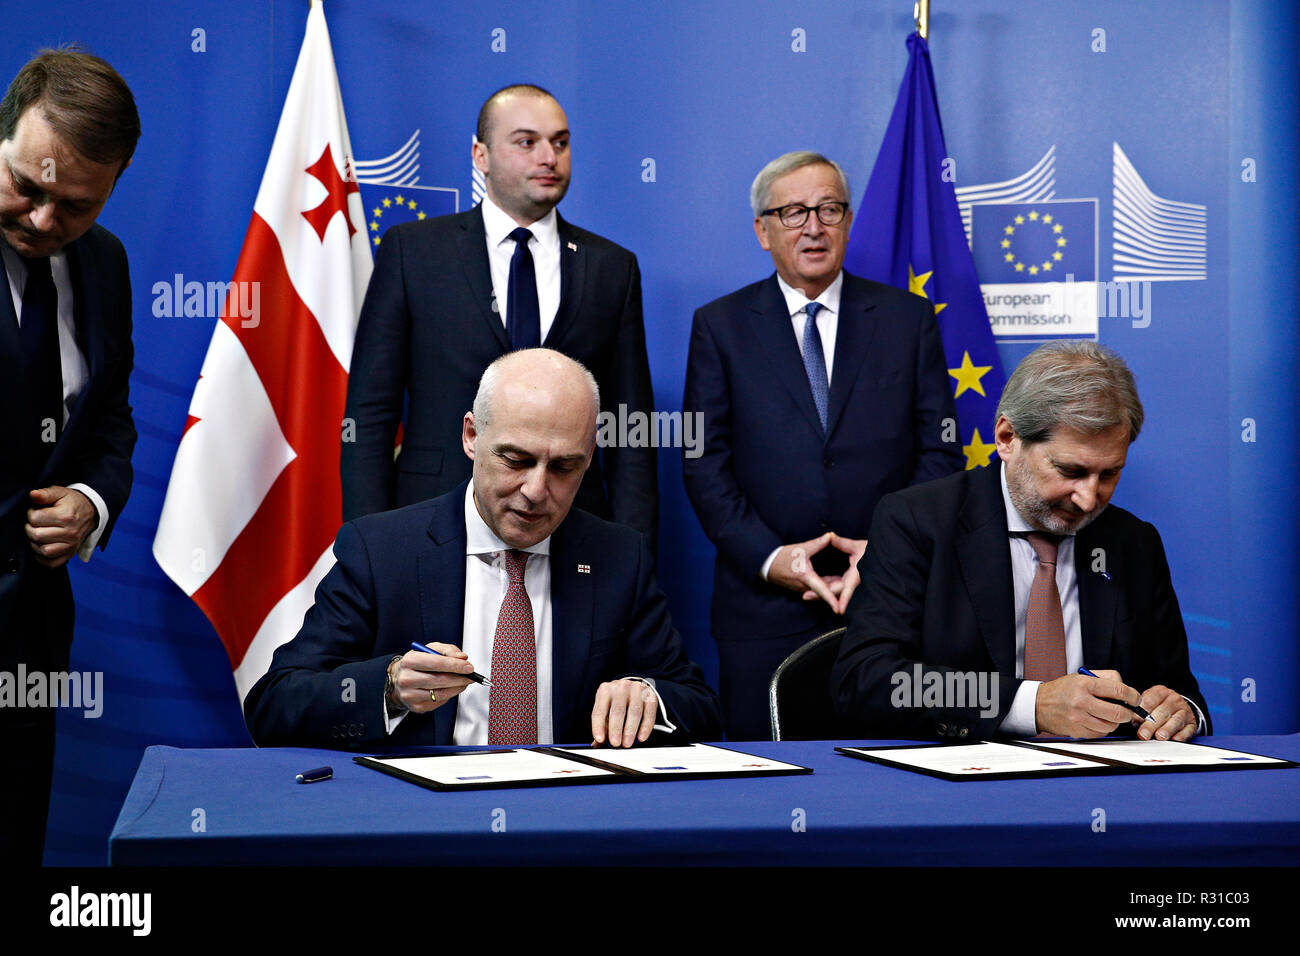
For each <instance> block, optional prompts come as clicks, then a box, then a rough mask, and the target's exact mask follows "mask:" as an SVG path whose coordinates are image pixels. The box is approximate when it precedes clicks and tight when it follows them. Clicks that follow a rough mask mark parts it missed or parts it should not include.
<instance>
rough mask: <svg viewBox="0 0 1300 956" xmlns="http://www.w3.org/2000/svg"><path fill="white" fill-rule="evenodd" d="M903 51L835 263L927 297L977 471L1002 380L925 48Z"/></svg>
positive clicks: (915, 39) (989, 446)
mask: <svg viewBox="0 0 1300 956" xmlns="http://www.w3.org/2000/svg"><path fill="white" fill-rule="evenodd" d="M907 50H908V57H907V72H906V73H905V74H904V76H903V85H902V87H901V88H900V89H899V91H898V102H897V103H896V104H894V113H893V115H892V116H891V117H890V118H889V128H888V129H886V130H885V139H884V142H883V143H881V145H880V153H879V154H878V155H877V156H876V167H875V169H873V170H872V171H871V180H870V181H869V182H868V183H867V191H866V193H865V194H864V195H863V197H862V203H861V206H860V207H859V209H858V210H857V213H856V215H855V216H854V220H853V230H852V232H851V233H850V234H849V248H848V252H847V254H846V256H845V261H844V266H845V268H846V269H848V271H850V272H853V273H856V274H858V275H861V276H865V277H866V278H868V279H875V280H876V281H877V282H886V283H888V284H890V285H893V286H898V287H899V288H901V289H907V290H909V291H911V292H914V293H916V294H917V295H923V296H925V297H926V298H928V299H929V300H930V301H931V302H932V303H934V311H935V315H936V317H937V320H938V323H939V332H940V334H941V335H942V337H943V350H944V354H945V356H946V357H947V360H948V374H949V375H950V376H951V377H952V386H953V395H954V398H955V400H956V404H957V424H958V428H959V431H960V438H961V443H962V449H963V451H964V452H965V453H966V467H967V468H978V467H981V466H983V465H986V464H988V463H989V461H990V460H991V458H992V457H993V453H994V445H993V413H994V411H995V410H996V408H997V403H998V398H999V397H1000V396H1001V394H1002V386H1003V384H1004V383H1005V381H1006V378H1005V376H1004V375H1003V373H1002V361H1001V359H1000V358H999V357H998V350H997V345H996V344H995V343H994V341H993V331H992V329H990V328H989V317H988V313H987V312H986V311H985V309H984V298H983V296H982V295H981V293H980V285H979V279H978V278H977V276H976V274H975V263H974V261H973V260H972V259H971V253H970V248H969V247H968V246H967V245H966V233H965V230H964V229H963V227H962V221H961V213H960V211H959V210H958V208H957V196H956V193H954V192H953V180H954V179H955V175H954V173H953V168H954V166H953V161H952V159H951V158H950V157H949V156H948V150H947V149H946V148H945V147H944V144H943V124H942V123H941V122H940V120H939V102H938V99H937V97H936V96H935V92H934V72H933V71H932V70H931V68H930V47H929V45H928V44H927V43H926V42H925V40H923V39H921V37H920V36H919V35H917V34H915V33H914V34H912V35H911V36H910V37H908V38H907Z"/></svg>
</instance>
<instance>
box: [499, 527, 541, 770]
mask: <svg viewBox="0 0 1300 956" xmlns="http://www.w3.org/2000/svg"><path fill="white" fill-rule="evenodd" d="M503 557H504V558H505V563H506V574H507V575H508V576H509V578H510V583H509V584H508V585H507V587H506V596H505V598H504V599H503V600H502V601H501V613H500V614H499V615H498V616H497V630H496V636H495V638H494V639H493V641H492V674H491V678H492V689H491V694H490V696H489V697H488V743H489V744H513V745H516V746H517V745H523V744H535V743H537V636H536V632H535V631H534V630H533V605H532V603H531V602H529V600H528V592H527V591H526V590H524V566H525V565H526V564H527V563H528V552H527V551H514V550H511V551H506V552H504V554H503Z"/></svg>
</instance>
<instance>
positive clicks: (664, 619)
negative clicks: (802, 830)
mask: <svg viewBox="0 0 1300 956" xmlns="http://www.w3.org/2000/svg"><path fill="white" fill-rule="evenodd" d="M599 407H600V400H599V390H598V388H597V386H596V383H595V380H594V379H593V378H592V377H591V375H590V374H589V373H587V371H586V370H585V369H583V368H582V367H581V366H580V365H578V364H577V363H576V362H574V361H573V360H572V359H569V358H567V357H566V356H563V355H561V354H559V353H558V352H554V351H552V350H549V349H529V350H526V351H520V352H514V353H511V354H509V355H507V356H505V357H503V358H500V359H498V360H497V361H496V362H494V363H493V364H492V365H491V366H489V367H488V369H487V371H486V372H485V373H484V375H483V380H482V384H481V386H480V387H479V391H478V395H477V396H476V397H475V399H474V408H473V411H471V412H470V413H468V414H466V415H465V416H464V419H463V423H462V429H463V430H462V445H463V448H464V452H465V454H466V455H467V456H468V457H469V458H470V459H471V460H472V463H473V475H472V478H471V480H470V481H469V483H468V484H465V483H462V484H461V485H460V486H459V487H457V488H456V489H454V490H453V491H452V492H451V493H450V494H447V495H443V496H442V497H440V498H436V499H433V500H431V501H425V502H421V503H419V504H415V505H410V506H408V507H405V508H400V509H397V510H396V511H390V512H384V513H380V514H375V515H369V516H366V517H362V518H358V519H357V520H356V521H353V522H349V523H348V524H345V525H344V526H343V528H342V529H341V530H340V532H339V535H338V540H337V542H336V543H335V547H334V552H335V555H336V556H337V558H338V563H337V564H336V565H335V566H334V568H333V569H332V570H331V571H330V572H329V574H327V575H326V576H325V578H324V580H322V581H321V584H320V586H319V587H318V588H317V590H316V602H315V604H314V605H313V607H312V608H311V610H310V611H308V613H307V616H306V618H305V620H304V621H303V626H302V630H301V631H300V632H299V633H298V635H297V636H296V637H295V638H294V639H293V640H292V641H290V642H289V643H287V644H285V645H283V646H282V647H280V648H279V649H278V650H277V651H276V652H275V657H274V658H273V659H272V661H271V667H270V670H269V671H268V673H267V674H266V676H265V677H263V678H262V679H261V680H260V681H259V682H258V683H257V684H256V685H255V686H254V687H253V689H252V690H251V691H250V692H249V694H248V697H247V699H246V700H245V702H244V713H245V716H246V718H247V721H248V727H249V730H250V732H251V733H252V735H253V739H254V740H256V741H257V742H258V743H259V744H263V745H276V746H324V747H334V748H341V749H365V750H370V749H374V748H376V747H383V746H395V747H400V746H411V745H420V744H449V743H456V744H473V745H481V744H498V743H500V744H534V743H553V742H569V743H581V742H586V741H588V740H592V741H595V742H597V743H605V742H608V743H609V744H610V745H611V746H615V747H619V746H623V747H630V746H632V745H633V744H635V743H637V742H644V741H646V740H648V739H649V738H650V736H651V734H652V733H653V732H656V731H657V732H659V733H660V735H668V736H671V737H675V738H677V739H681V740H702V739H705V740H707V739H716V737H717V736H718V734H719V732H720V727H719V721H718V703H717V697H716V696H715V695H714V693H713V691H712V690H711V689H710V688H709V686H708V685H707V684H706V683H705V682H704V678H703V674H702V673H701V672H700V670H699V668H698V667H696V666H695V665H694V664H693V663H691V661H690V660H689V659H688V658H687V656H686V652H685V650H684V648H683V647H682V642H681V638H680V637H679V636H678V634H677V631H676V630H675V629H674V628H673V626H672V621H671V620H670V618H669V615H668V608H667V603H666V601H665V598H664V596H663V593H662V592H661V591H660V590H659V588H658V586H657V585H656V584H655V580H654V561H653V558H652V557H651V554H650V550H649V546H648V544H647V542H646V541H645V540H644V538H643V537H642V536H641V535H640V534H638V533H637V532H635V531H633V530H631V529H629V528H626V527H623V526H622V525H617V524H614V523H612V522H608V521H604V520H602V519H600V518H596V517H594V516H593V515H590V514H587V513H585V512H582V511H579V510H578V509H576V508H574V509H572V510H570V506H571V505H572V503H573V500H574V497H575V496H576V494H577V492H578V487H579V485H580V483H581V481H582V475H583V472H584V470H585V469H586V468H587V466H588V464H589V463H590V461H591V457H592V453H593V452H594V450H595V438H596V414H597V410H598V409H599ZM412 641H420V642H423V643H424V644H425V645H426V646H429V647H431V648H433V649H434V650H435V651H438V652H439V654H427V653H423V652H421V651H417V650H413V649H411V642H412ZM475 670H477V671H480V672H483V673H484V674H485V675H486V676H487V678H488V679H489V680H490V681H491V687H490V688H489V687H485V686H482V685H480V684H478V683H472V682H471V681H470V679H469V677H468V676H466V675H468V674H470V673H472V672H474V671H475Z"/></svg>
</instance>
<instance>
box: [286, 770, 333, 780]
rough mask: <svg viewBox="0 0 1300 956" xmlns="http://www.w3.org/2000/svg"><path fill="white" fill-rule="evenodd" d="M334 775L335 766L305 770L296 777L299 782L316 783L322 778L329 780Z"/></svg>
mask: <svg viewBox="0 0 1300 956" xmlns="http://www.w3.org/2000/svg"><path fill="white" fill-rule="evenodd" d="M333 776H334V768H333V767H317V768H316V769H315V770H304V771H303V772H302V773H300V774H298V775H297V776H295V777H294V779H295V780H297V781H298V782H299V783H316V782H318V781H320V780H328V779H330V778H331V777H333Z"/></svg>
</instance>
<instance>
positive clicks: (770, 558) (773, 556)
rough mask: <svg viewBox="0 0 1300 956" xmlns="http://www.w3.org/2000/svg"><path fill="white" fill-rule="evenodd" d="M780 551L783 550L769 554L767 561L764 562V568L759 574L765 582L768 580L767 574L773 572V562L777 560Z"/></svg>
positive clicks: (778, 549)
mask: <svg viewBox="0 0 1300 956" xmlns="http://www.w3.org/2000/svg"><path fill="white" fill-rule="evenodd" d="M780 551H781V549H780V548H777V549H776V550H775V551H773V552H772V553H771V554H769V555H768V556H767V560H766V561H764V562H763V567H762V569H761V570H760V571H759V572H758V573H759V574H760V575H761V576H762V578H763V580H764V581H766V580H767V572H768V571H770V570H772V562H773V561H775V560H776V556H777V555H778V554H779V553H780Z"/></svg>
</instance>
